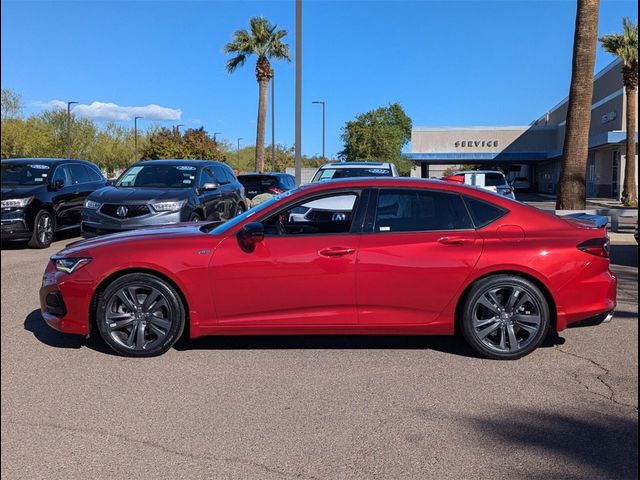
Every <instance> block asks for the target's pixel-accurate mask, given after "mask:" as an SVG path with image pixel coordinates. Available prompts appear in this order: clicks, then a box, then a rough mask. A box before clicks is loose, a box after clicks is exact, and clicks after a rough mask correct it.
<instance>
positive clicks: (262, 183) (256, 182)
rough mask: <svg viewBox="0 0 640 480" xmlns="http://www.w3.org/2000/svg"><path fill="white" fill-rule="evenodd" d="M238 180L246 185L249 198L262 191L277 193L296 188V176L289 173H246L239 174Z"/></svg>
mask: <svg viewBox="0 0 640 480" xmlns="http://www.w3.org/2000/svg"><path fill="white" fill-rule="evenodd" d="M238 181H239V182H240V183H241V184H242V185H243V186H244V189H245V191H246V193H247V198H248V199H249V200H251V199H252V198H253V197H255V196H256V195H260V194H261V193H271V194H273V195H277V194H279V193H282V192H286V191H287V190H291V189H293V188H296V179H295V177H294V176H293V175H289V174H288V173H245V174H243V175H238Z"/></svg>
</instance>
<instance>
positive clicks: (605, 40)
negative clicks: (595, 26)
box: [600, 18, 638, 205]
mask: <svg viewBox="0 0 640 480" xmlns="http://www.w3.org/2000/svg"><path fill="white" fill-rule="evenodd" d="M600 44H601V45H602V48H603V49H604V50H605V51H607V52H609V53H612V54H613V55H615V56H616V57H618V58H619V59H620V60H622V83H623V84H624V89H625V94H626V97H627V98H626V100H627V105H626V110H627V112H626V127H627V128H626V130H627V141H626V145H627V161H626V166H625V169H624V184H623V187H622V201H623V202H624V204H625V205H634V204H636V203H637V201H638V190H637V186H636V162H635V153H636V101H637V99H636V97H637V95H638V24H637V23H633V21H631V19H630V18H625V19H623V20H622V34H617V33H612V34H611V35H604V36H603V37H600Z"/></svg>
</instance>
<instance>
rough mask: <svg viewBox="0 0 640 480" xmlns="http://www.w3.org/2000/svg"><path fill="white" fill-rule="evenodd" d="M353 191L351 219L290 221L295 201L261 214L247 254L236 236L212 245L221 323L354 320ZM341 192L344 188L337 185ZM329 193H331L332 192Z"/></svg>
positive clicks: (355, 204) (270, 324) (316, 323)
mask: <svg viewBox="0 0 640 480" xmlns="http://www.w3.org/2000/svg"><path fill="white" fill-rule="evenodd" d="M347 194H348V195H351V196H352V197H353V198H352V210H351V212H349V213H350V214H351V215H349V218H348V219H347V217H345V216H342V217H339V218H338V217H336V218H337V219H336V220H335V221H331V220H329V221H326V220H322V221H317V222H316V221H305V222H289V221H288V219H289V218H290V211H291V210H292V209H294V208H296V207H298V206H300V205H302V204H303V203H308V202H307V201H301V202H297V203H296V204H295V205H291V206H288V207H286V210H282V211H279V212H277V213H275V214H273V215H271V216H270V217H269V218H266V219H264V220H262V224H263V225H264V229H265V237H264V240H263V241H261V242H260V243H258V244H257V245H256V248H255V250H254V251H253V252H252V253H245V252H244V251H243V250H242V249H241V248H240V246H239V244H238V240H237V238H236V236H229V237H227V238H226V239H225V240H224V241H223V242H222V244H221V245H219V246H218V248H216V250H215V252H214V254H213V258H212V263H211V266H210V278H211V285H212V290H211V294H212V296H213V299H214V303H215V309H216V314H217V318H218V321H219V323H220V324H224V325H238V326H243V327H274V326H275V327H278V326H283V327H314V326H323V327H327V326H336V327H340V326H345V325H355V324H356V322H357V315H356V307H355V298H356V297H355V286H356V285H355V282H356V275H355V270H356V258H357V252H358V247H359V242H360V233H359V232H358V228H357V225H358V222H357V221H355V220H354V217H355V215H356V212H357V211H358V209H359V205H360V204H361V202H360V201H359V199H360V193H359V192H348V193H347ZM341 195H343V196H344V195H345V192H342V193H341ZM330 196H331V195H329V197H330Z"/></svg>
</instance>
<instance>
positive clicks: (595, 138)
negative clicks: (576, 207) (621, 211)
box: [406, 60, 638, 199]
mask: <svg viewBox="0 0 640 480" xmlns="http://www.w3.org/2000/svg"><path fill="white" fill-rule="evenodd" d="M625 96H626V93H625V89H624V86H623V84H622V63H621V62H620V61H619V60H617V61H614V62H612V63H611V64H609V65H608V66H607V67H606V68H604V69H603V70H602V71H600V72H599V73H598V74H597V75H596V76H595V78H594V85H593V100H592V105H591V129H590V131H589V157H588V160H587V172H586V175H587V177H586V179H587V195H588V196H590V197H604V198H616V199H619V198H620V194H621V193H622V182H623V179H624V166H625V162H626V161H627V155H626V151H625V136H626V134H625V131H626V122H625V119H626V115H625V109H626V98H625ZM568 100H569V99H568V98H565V99H564V100H562V101H561V102H560V103H559V104H557V105H556V106H555V107H553V108H552V109H550V110H549V111H547V112H546V113H544V114H543V115H542V116H541V117H540V118H538V119H536V120H535V121H533V122H532V123H531V124H530V125H526V126H501V127H481V126H476V127H466V128H455V127H439V128H420V127H418V128H414V129H413V130H412V133H411V153H408V154H406V156H407V158H409V159H411V160H413V161H414V162H415V163H416V167H414V170H413V172H412V175H413V176H416V177H423V178H429V177H441V176H442V175H443V173H444V172H445V171H447V170H449V171H451V170H455V169H456V168H459V167H460V166H461V165H477V166H479V167H482V168H500V169H501V170H503V171H504V172H505V173H506V174H507V175H508V176H510V177H511V178H512V179H513V180H516V179H517V180H518V183H516V186H518V185H520V186H521V187H522V186H524V188H530V189H531V190H532V191H535V192H539V193H549V194H554V193H556V189H557V186H558V180H559V178H560V167H561V162H562V147H563V142H564V135H565V130H566V115H567V107H568ZM636 105H637V101H636ZM636 118H637V112H636ZM637 136H638V133H637V129H636V142H637ZM633 161H635V162H636V184H637V181H638V180H637V172H638V168H637V162H638V156H637V151H636V152H634V156H633Z"/></svg>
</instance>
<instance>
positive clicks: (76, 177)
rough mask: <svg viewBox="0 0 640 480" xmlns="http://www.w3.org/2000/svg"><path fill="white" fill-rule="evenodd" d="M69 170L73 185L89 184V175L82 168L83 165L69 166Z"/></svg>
mask: <svg viewBox="0 0 640 480" xmlns="http://www.w3.org/2000/svg"><path fill="white" fill-rule="evenodd" d="M70 169H71V180H72V181H73V184H74V185H78V184H82V183H89V182H90V180H89V174H88V173H87V170H86V169H85V168H84V165H70Z"/></svg>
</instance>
